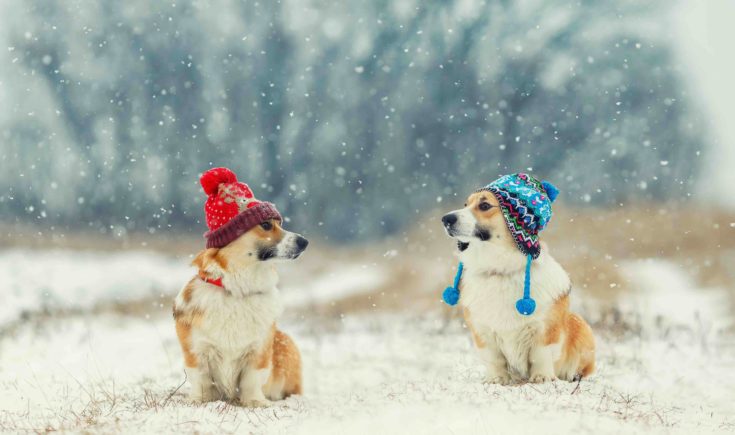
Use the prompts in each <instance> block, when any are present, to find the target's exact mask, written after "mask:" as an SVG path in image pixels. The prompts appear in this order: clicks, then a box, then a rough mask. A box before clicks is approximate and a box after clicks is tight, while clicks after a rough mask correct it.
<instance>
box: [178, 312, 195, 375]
mask: <svg viewBox="0 0 735 435" xmlns="http://www.w3.org/2000/svg"><path fill="white" fill-rule="evenodd" d="M176 335H177V336H178V337H179V344H181V352H182V353H183V354H184V365H185V366H186V367H196V366H197V365H198V361H197V357H196V355H194V354H193V353H192V352H191V323H188V322H186V321H184V320H182V319H176Z"/></svg>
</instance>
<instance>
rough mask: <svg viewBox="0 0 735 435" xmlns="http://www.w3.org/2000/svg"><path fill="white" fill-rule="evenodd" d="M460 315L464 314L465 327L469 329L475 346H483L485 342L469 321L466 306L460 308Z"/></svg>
mask: <svg viewBox="0 0 735 435" xmlns="http://www.w3.org/2000/svg"><path fill="white" fill-rule="evenodd" d="M462 315H463V316H464V322H465V324H467V327H468V328H469V329H470V333H471V334H472V341H473V342H474V343H475V346H477V347H478V348H479V349H481V348H483V347H485V346H486V345H487V344H486V343H485V341H484V340H483V339H482V338H480V336H479V335H477V331H475V328H474V327H473V326H472V322H470V310H469V309H468V308H467V307H465V308H464V309H463V310H462Z"/></svg>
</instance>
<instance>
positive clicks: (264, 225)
mask: <svg viewBox="0 0 735 435" xmlns="http://www.w3.org/2000/svg"><path fill="white" fill-rule="evenodd" d="M260 227H261V228H263V229H264V230H266V231H270V230H272V229H273V224H272V223H270V222H268V221H265V222H263V223H262V224H260Z"/></svg>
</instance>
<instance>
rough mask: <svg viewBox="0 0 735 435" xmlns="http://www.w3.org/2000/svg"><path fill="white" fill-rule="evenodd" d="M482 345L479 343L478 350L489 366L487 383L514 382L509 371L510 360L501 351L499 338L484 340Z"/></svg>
mask: <svg viewBox="0 0 735 435" xmlns="http://www.w3.org/2000/svg"><path fill="white" fill-rule="evenodd" d="M481 344H482V347H480V346H479V345H477V351H478V353H479V355H480V359H482V361H483V362H484V363H485V365H486V367H487V375H486V377H485V383H488V384H500V385H508V384H510V383H511V382H512V379H511V377H510V373H509V372H508V361H507V360H506V359H505V355H503V352H501V351H500V347H499V346H498V343H497V340H496V339H494V338H493V339H492V340H483V341H482V342H481Z"/></svg>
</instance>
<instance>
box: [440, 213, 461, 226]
mask: <svg viewBox="0 0 735 435" xmlns="http://www.w3.org/2000/svg"><path fill="white" fill-rule="evenodd" d="M442 223H443V224H444V226H445V227H447V228H449V227H451V226H452V225H454V224H456V223H457V215H456V214H454V213H449V214H445V215H444V216H443V217H442Z"/></svg>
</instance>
